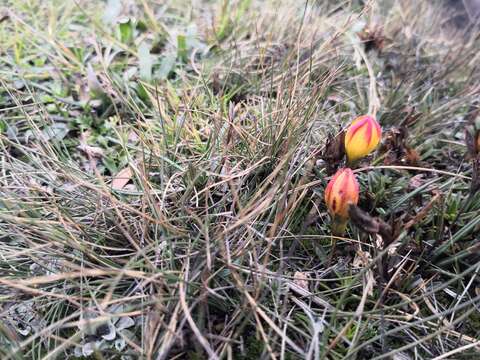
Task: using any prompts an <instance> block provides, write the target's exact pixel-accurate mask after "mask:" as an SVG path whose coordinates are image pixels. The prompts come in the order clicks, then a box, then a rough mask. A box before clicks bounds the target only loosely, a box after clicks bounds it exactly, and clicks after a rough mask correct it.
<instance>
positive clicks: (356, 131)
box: [345, 115, 382, 162]
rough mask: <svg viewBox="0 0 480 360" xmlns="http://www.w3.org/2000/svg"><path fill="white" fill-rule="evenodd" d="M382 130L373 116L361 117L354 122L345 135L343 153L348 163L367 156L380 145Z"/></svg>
mask: <svg viewBox="0 0 480 360" xmlns="http://www.w3.org/2000/svg"><path fill="white" fill-rule="evenodd" d="M381 137H382V129H381V127H380V125H379V124H378V122H377V121H376V120H375V118H374V117H373V116H370V115H363V116H360V117H358V118H356V119H355V120H353V122H352V124H351V125H350V127H349V128H348V130H347V133H346V134H345V151H346V153H347V157H348V161H349V162H354V161H357V160H358V159H361V158H362V157H364V156H367V155H368V154H370V152H372V150H374V149H375V148H376V147H377V146H378V144H379V143H380V139H381Z"/></svg>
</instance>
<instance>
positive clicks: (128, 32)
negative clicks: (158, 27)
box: [119, 18, 135, 44]
mask: <svg viewBox="0 0 480 360" xmlns="http://www.w3.org/2000/svg"><path fill="white" fill-rule="evenodd" d="M119 29H120V41H121V42H123V43H124V44H128V43H130V42H131V41H132V40H133V30H134V29H135V24H134V21H133V20H132V19H130V18H126V19H124V20H123V21H121V22H120V24H119Z"/></svg>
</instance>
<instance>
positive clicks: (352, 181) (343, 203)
mask: <svg viewBox="0 0 480 360" xmlns="http://www.w3.org/2000/svg"><path fill="white" fill-rule="evenodd" d="M358 194H359V186H358V182H357V179H356V178H355V174H354V173H353V171H352V169H349V168H343V169H339V170H338V171H337V172H336V174H335V175H334V176H333V178H332V179H331V180H330V182H329V183H328V185H327V188H326V189H325V203H326V204H327V207H328V211H329V213H330V215H331V216H332V230H333V233H334V234H335V235H342V233H343V231H344V230H345V226H346V224H347V220H348V217H349V216H348V209H349V207H350V205H357V203H358Z"/></svg>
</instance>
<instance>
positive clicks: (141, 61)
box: [138, 42, 153, 82]
mask: <svg viewBox="0 0 480 360" xmlns="http://www.w3.org/2000/svg"><path fill="white" fill-rule="evenodd" d="M152 65H153V59H152V55H150V47H149V46H148V45H147V44H146V43H145V42H142V43H141V44H140V46H139V47H138V67H139V69H140V79H142V80H143V81H146V82H150V81H151V80H152Z"/></svg>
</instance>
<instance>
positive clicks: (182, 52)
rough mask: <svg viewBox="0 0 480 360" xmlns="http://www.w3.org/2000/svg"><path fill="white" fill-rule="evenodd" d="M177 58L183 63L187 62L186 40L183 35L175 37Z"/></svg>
mask: <svg viewBox="0 0 480 360" xmlns="http://www.w3.org/2000/svg"><path fill="white" fill-rule="evenodd" d="M177 56H178V58H179V59H180V60H181V61H182V62H183V63H186V62H187V61H188V49H187V38H186V36H185V35H183V34H180V35H177Z"/></svg>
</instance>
